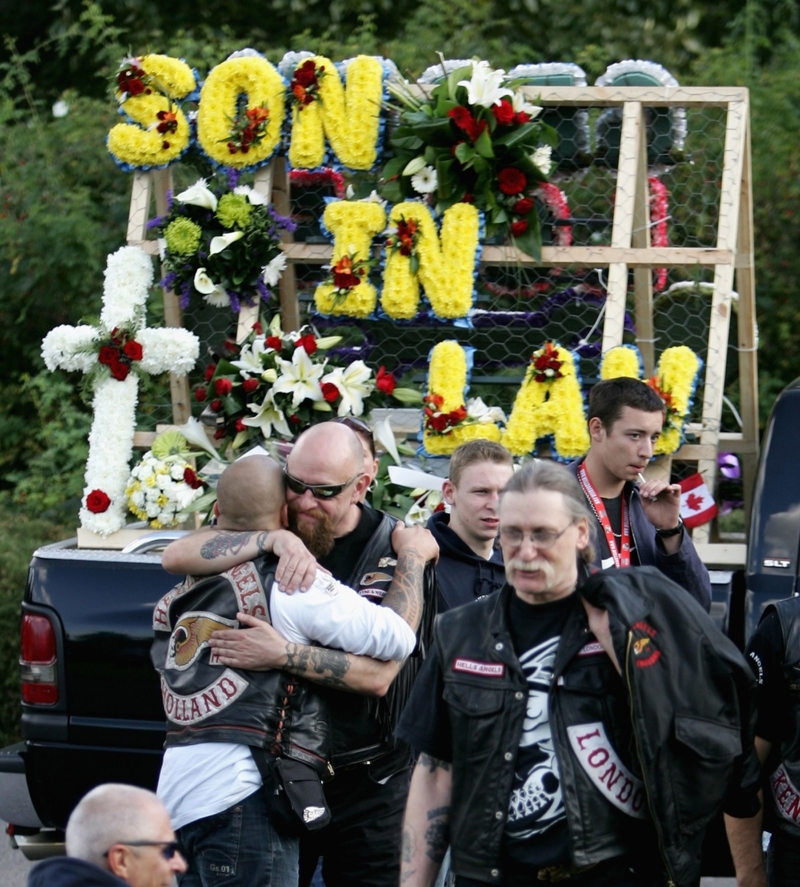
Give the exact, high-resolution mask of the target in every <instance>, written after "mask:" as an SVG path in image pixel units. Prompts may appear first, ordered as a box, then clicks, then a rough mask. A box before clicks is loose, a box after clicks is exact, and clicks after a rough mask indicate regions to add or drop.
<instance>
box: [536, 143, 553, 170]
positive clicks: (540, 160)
mask: <svg viewBox="0 0 800 887" xmlns="http://www.w3.org/2000/svg"><path fill="white" fill-rule="evenodd" d="M552 153H553V149H552V148H551V147H550V145H542V147H541V148H537V149H536V150H535V151H534V152H533V154H531V160H532V161H533V163H534V164H535V165H536V166H538V167H539V170H540V171H541V173H542V175H543V176H546V175H547V174H548V173H549V172H550V166H551V165H552V159H551V155H552Z"/></svg>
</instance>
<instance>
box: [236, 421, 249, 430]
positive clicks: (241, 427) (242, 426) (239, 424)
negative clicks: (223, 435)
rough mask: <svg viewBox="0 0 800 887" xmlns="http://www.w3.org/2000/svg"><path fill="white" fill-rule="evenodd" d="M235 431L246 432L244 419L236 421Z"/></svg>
mask: <svg viewBox="0 0 800 887" xmlns="http://www.w3.org/2000/svg"><path fill="white" fill-rule="evenodd" d="M236 430H237V431H247V426H246V425H245V424H244V419H237V420H236Z"/></svg>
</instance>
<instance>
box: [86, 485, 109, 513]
mask: <svg viewBox="0 0 800 887" xmlns="http://www.w3.org/2000/svg"><path fill="white" fill-rule="evenodd" d="M109 505H111V499H110V498H109V496H108V493H104V492H103V491H102V490H92V492H91V493H87V494H86V507H87V508H88V509H89V511H91V512H92V514H102V513H103V512H104V511H108V506H109Z"/></svg>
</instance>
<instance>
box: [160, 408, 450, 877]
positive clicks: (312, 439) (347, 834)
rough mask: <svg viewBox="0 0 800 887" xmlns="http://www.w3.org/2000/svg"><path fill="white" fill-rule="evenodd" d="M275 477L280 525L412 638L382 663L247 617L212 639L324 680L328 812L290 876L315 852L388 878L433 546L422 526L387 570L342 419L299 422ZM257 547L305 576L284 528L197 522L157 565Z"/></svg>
mask: <svg viewBox="0 0 800 887" xmlns="http://www.w3.org/2000/svg"><path fill="white" fill-rule="evenodd" d="M285 479H286V486H287V491H286V505H287V513H288V514H287V519H288V525H289V527H290V529H291V530H292V531H293V532H294V533H296V534H297V537H298V538H299V539H301V540H302V541H303V542H304V543H305V545H307V546H308V549H309V550H310V551H311V553H312V555H314V556H315V557H316V559H317V561H318V562H319V564H320V566H322V567H324V568H325V569H327V570H329V571H330V572H331V573H332V574H333V576H334V578H336V579H338V580H339V581H341V582H343V583H344V584H345V585H349V586H350V587H351V588H354V589H356V590H357V591H358V593H359V594H360V595H362V596H363V597H365V598H367V599H368V600H371V601H372V602H373V603H375V604H382V605H383V606H389V607H391V608H392V609H394V610H395V612H397V613H399V614H400V615H401V616H402V617H403V618H404V619H405V620H406V621H407V622H408V624H409V625H410V626H411V627H412V628H413V629H414V630H415V631H419V634H420V638H421V643H420V644H419V645H418V650H417V652H415V655H413V656H411V657H410V658H409V659H408V660H406V662H405V663H399V662H390V663H382V662H377V661H376V660H373V659H370V658H368V657H359V656H353V655H350V654H345V653H343V652H341V651H338V650H329V649H326V648H322V647H311V646H306V645H302V644H297V643H290V642H287V641H286V640H284V639H283V638H281V637H280V636H279V635H277V634H276V632H275V631H274V630H273V629H272V628H271V627H270V626H268V625H266V624H263V623H258V622H257V621H256V620H248V619H243V620H242V621H243V622H244V624H245V625H246V626H248V628H249V630H248V631H236V632H224V631H223V632H217V633H216V634H215V635H214V637H213V638H212V639H211V641H210V644H211V646H212V647H213V648H214V649H215V651H216V652H217V654H218V655H219V659H220V662H221V663H222V664H224V665H228V666H231V667H233V668H245V669H263V668H281V669H284V670H287V671H291V672H293V673H295V674H298V675H301V676H302V677H305V678H307V679H309V680H311V681H315V682H316V683H318V684H322V685H323V686H325V687H327V688H329V689H328V692H327V693H326V696H327V698H328V704H329V709H330V713H331V719H332V726H333V738H334V755H333V768H334V773H335V776H334V778H333V779H332V780H331V781H330V782H329V783H327V784H326V797H327V799H328V803H329V805H330V808H331V813H332V816H333V819H332V822H331V824H330V825H329V826H327V827H326V828H324V829H321V830H320V831H318V832H315V833H314V835H313V836H311V837H309V836H304V838H303V840H302V842H301V857H300V884H301V885H304V884H308V883H309V882H310V879H311V876H312V874H313V872H314V869H315V867H316V863H317V860H318V859H319V857H322V859H323V875H324V878H325V883H326V885H327V887H339V885H344V884H347V885H365V887H367V885H369V887H396V884H397V881H398V877H399V864H400V854H399V850H400V848H399V841H398V837H399V834H400V830H401V823H402V815H403V809H404V806H405V798H406V794H407V791H408V774H409V769H410V766H411V759H412V758H411V750H410V748H409V747H408V746H407V745H406V744H405V743H402V742H399V741H398V740H395V739H394V738H393V737H392V731H393V729H394V725H395V723H396V721H397V717H398V716H399V712H400V711H401V710H402V708H403V705H404V704H405V701H406V699H407V698H408V695H409V693H410V690H411V686H412V685H413V681H414V678H415V677H416V674H417V672H418V671H419V667H420V665H421V656H420V655H419V653H420V651H424V650H425V649H427V646H428V642H429V639H430V636H431V631H432V623H433V616H434V615H435V606H436V604H435V598H436V580H435V575H434V572H433V568H432V566H431V565H429V566H427V567H426V566H425V564H426V562H427V561H429V560H431V559H432V557H431V554H432V552H435V550H436V546H435V543H434V542H433V540H432V537H430V536H429V535H428V534H427V533H426V535H425V537H423V538H422V539H420V540H419V544H418V545H417V544H414V545H408V546H405V547H404V548H403V555H404V559H405V560H406V562H407V563H408V564H409V565H410V562H411V560H413V561H414V565H413V567H411V566H409V568H407V569H406V570H405V571H404V573H405V575H404V576H403V577H402V581H400V582H398V581H397V578H398V577H397V576H396V574H395V568H396V567H397V562H398V554H397V552H396V551H395V549H394V548H393V546H392V532H393V530H394V529H395V527H396V526H397V521H396V520H395V519H394V518H392V517H390V516H389V515H385V514H382V513H380V512H377V511H374V510H373V509H372V508H370V507H369V506H367V505H365V504H363V503H362V501H361V499H362V497H363V492H364V489H365V488H366V486H367V484H368V483H369V477H368V475H366V474H365V473H364V468H363V453H362V450H361V445H360V443H359V442H358V440H357V438H356V437H355V435H354V434H353V432H352V431H351V430H350V429H349V428H346V427H345V426H344V425H341V424H337V423H332V422H327V423H323V424H320V425H315V426H313V427H312V428H310V429H308V430H307V431H305V432H304V433H303V434H302V435H301V436H300V437H299V439H298V441H297V443H296V444H295V447H294V449H293V450H292V452H291V453H290V454H289V457H288V459H287V464H286V476H285ZM402 532H403V533H407V532H411V531H410V530H404V531H402ZM267 550H271V551H273V552H274V553H275V554H277V555H279V556H282V562H281V564H280V565H279V567H278V572H277V574H276V576H277V578H278V580H279V581H281V582H282V583H283V584H284V585H292V584H295V585H298V584H299V585H300V587H304V586H305V587H307V585H308V584H309V581H310V580H309V578H308V561H307V560H306V558H307V555H305V554H304V553H303V552H302V551H300V550H299V548H296V547H295V543H294V542H291V541H289V539H288V538H287V536H286V534H282V535H279V534H277V533H271V534H264V533H259V532H249V533H225V532H222V531H219V530H216V529H214V528H211V529H207V530H203V531H198V532H197V533H194V534H190V535H189V536H187V537H184V539H182V540H179V541H178V542H176V543H173V545H172V546H170V547H169V548H168V549H167V551H165V554H164V566H165V568H166V569H167V570H169V571H170V572H178V573H181V572H185V573H191V574H194V575H198V574H203V573H206V574H208V573H216V572H220V571H222V570H227V569H230V568H231V567H233V566H235V565H236V564H238V563H242V562H244V561H246V560H251V559H253V558H255V557H257V556H258V555H259V554H263V553H264V552H265V551H267ZM433 556H434V557H435V555H433ZM393 577H394V578H395V582H394V583H393V584H392V580H393ZM390 585H392V588H391V591H390V590H389V589H390ZM344 690H347V691H350V692H342V691H344Z"/></svg>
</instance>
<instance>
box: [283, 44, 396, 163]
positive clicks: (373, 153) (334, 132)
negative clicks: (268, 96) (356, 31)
mask: <svg viewBox="0 0 800 887" xmlns="http://www.w3.org/2000/svg"><path fill="white" fill-rule="evenodd" d="M311 62H313V66H314V68H315V69H316V71H318V72H320V74H321V75H322V76H319V77H318V78H315V83H317V84H318V85H317V88H316V92H315V100H314V101H309V102H308V103H307V104H303V103H302V101H298V102H296V103H295V104H294V107H293V110H292V138H291V144H290V145H289V162H290V163H291V164H292V166H293V167H296V168H298V169H314V168H315V167H318V166H322V164H323V163H324V161H325V140H326V138H327V140H328V141H329V142H330V145H331V148H332V150H333V153H334V154H335V155H336V158H337V159H338V160H339V162H340V163H341V164H342V165H343V166H346V167H349V168H350V169H363V170H367V169H371V168H372V166H373V165H374V164H375V161H376V160H377V159H378V133H379V131H380V112H381V96H382V94H383V76H384V71H383V65H382V64H381V62H380V60H379V59H377V58H373V57H372V56H367V55H360V56H358V57H357V58H354V59H352V61H350V63H349V64H348V66H347V78H346V82H347V87H346V88H345V86H344V85H343V84H342V80H341V77H340V76H339V71H338V70H337V69H336V66H335V65H334V64H333V62H332V61H331V60H330V59H328V58H325V56H320V55H318V56H314V58H313V59H310V60H304V61H303V62H302V63H301V64H299V65H298V66H297V69H300V68H303V67H304V66H309V64H310V63H311ZM297 88H298V89H302V86H299V87H297Z"/></svg>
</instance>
